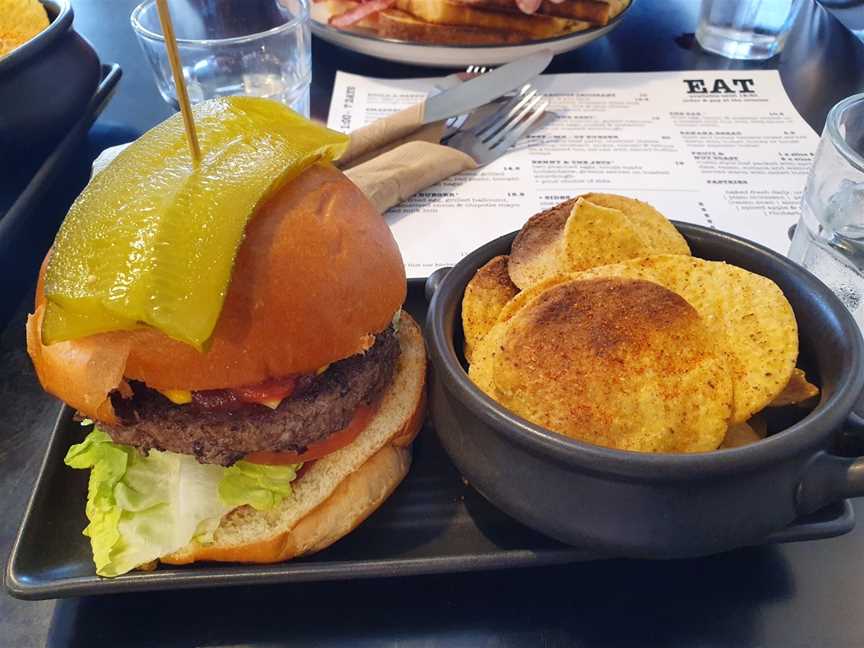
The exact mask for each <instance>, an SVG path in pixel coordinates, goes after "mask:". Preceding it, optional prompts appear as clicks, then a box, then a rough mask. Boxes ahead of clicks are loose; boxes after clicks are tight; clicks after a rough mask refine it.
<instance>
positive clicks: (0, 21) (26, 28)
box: [0, 0, 48, 57]
mask: <svg viewBox="0 0 864 648" xmlns="http://www.w3.org/2000/svg"><path fill="white" fill-rule="evenodd" d="M47 26H48V14H47V13H45V7H44V6H43V5H42V3H41V2H39V1H38V0H0V57H3V56H6V55H7V54H8V53H9V52H11V51H12V50H14V49H15V48H16V47H20V46H21V45H23V44H24V43H26V42H27V41H28V40H30V39H31V38H33V37H34V36H35V35H36V34H38V33H39V32H41V31H42V30H43V29H45V28H46V27H47Z"/></svg>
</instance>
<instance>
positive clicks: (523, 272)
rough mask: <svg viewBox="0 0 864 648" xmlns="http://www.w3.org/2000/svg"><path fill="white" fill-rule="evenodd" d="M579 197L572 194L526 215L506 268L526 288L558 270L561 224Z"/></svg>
mask: <svg viewBox="0 0 864 648" xmlns="http://www.w3.org/2000/svg"><path fill="white" fill-rule="evenodd" d="M577 200H578V198H573V199H572V200H568V201H567V202H563V203H561V204H560V205H555V207H552V208H551V209H547V210H546V211H542V212H540V213H539V214H535V215H534V216H532V217H531V218H529V219H528V222H526V223H525V224H524V225H523V226H522V229H521V230H519V234H517V235H516V238H515V239H513V245H512V246H511V247H510V259H509V261H508V263H507V269H508V271H509V273H510V279H512V280H513V283H514V284H516V285H517V286H519V288H520V289H522V290H525V289H526V288H530V287H531V286H533V285H535V284H537V283H540V282H541V281H543V279H545V278H547V277H551V276H554V275H557V274H559V273H560V271H561V264H560V263H559V259H558V253H559V250H560V248H561V236H562V234H563V233H564V225H565V224H566V223H567V219H568V218H569V217H570V212H571V211H573V207H574V206H575V205H576V201H577Z"/></svg>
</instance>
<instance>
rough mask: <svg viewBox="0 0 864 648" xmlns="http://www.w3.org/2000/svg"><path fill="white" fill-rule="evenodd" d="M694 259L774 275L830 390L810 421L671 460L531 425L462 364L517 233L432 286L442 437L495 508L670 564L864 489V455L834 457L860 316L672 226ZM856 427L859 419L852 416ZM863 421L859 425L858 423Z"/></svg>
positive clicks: (557, 532)
mask: <svg viewBox="0 0 864 648" xmlns="http://www.w3.org/2000/svg"><path fill="white" fill-rule="evenodd" d="M676 227H678V229H679V230H680V231H681V233H682V234H683V235H684V237H685V238H686V239H687V241H688V243H689V244H690V247H691V249H692V250H693V254H694V255H695V256H698V257H701V258H703V259H709V260H723V261H727V262H729V263H733V264H735V265H737V266H741V267H742V268H746V269H747V270H750V271H752V272H756V273H758V274H761V275H764V276H766V277H770V278H771V279H773V280H774V281H775V282H776V283H777V284H778V285H779V286H780V288H781V289H782V290H783V292H784V293H785V294H786V297H787V298H788V299H789V301H790V303H791V304H792V308H793V309H794V311H795V315H796V317H797V319H798V325H799V336H800V347H801V358H802V360H804V361H806V363H807V365H808V369H809V370H810V372H811V373H812V374H813V375H815V377H816V378H817V381H818V383H819V384H820V386H821V388H822V395H821V400H820V403H819V405H818V406H817V407H816V409H815V410H813V411H812V412H811V413H810V414H809V415H807V416H806V417H805V418H803V419H802V420H800V421H798V422H797V423H794V424H793V425H791V426H790V427H788V428H786V429H784V430H782V431H779V432H777V433H775V434H773V435H771V436H769V437H768V438H767V439H765V440H763V441H760V442H759V443H756V444H753V445H750V446H746V447H743V448H735V449H730V450H718V451H715V452H707V453H698V454H689V455H674V454H647V453H637V452H626V451H620V450H612V449H608V448H603V447H599V446H594V445H591V444H587V443H582V442H579V441H576V440H573V439H570V438H568V437H565V436H562V435H559V434H556V433H554V432H550V431H549V430H546V429H544V428H541V427H539V426H537V425H534V424H532V423H529V422H528V421H526V420H524V419H522V418H521V417H519V416H517V415H516V414H514V413H512V412H510V411H509V410H507V409H506V408H504V407H503V406H501V405H499V404H498V403H496V402H495V401H494V400H492V399H491V398H489V397H488V396H486V395H485V394H484V393H482V392H481V391H480V390H479V389H477V388H476V387H475V386H474V384H473V383H472V382H471V381H470V379H469V378H468V375H467V373H466V371H465V364H464V361H463V357H462V352H461V349H462V327H461V311H460V306H461V302H462V295H463V292H464V290H465V286H466V284H467V283H468V281H469V280H470V279H471V277H472V276H473V275H474V272H475V271H476V270H477V269H478V268H479V267H480V266H482V265H483V264H485V263H486V262H487V261H488V260H489V259H491V258H492V257H494V256H496V255H498V254H506V253H508V251H509V249H510V244H511V242H512V240H513V237H514V236H515V234H510V235H507V236H504V237H501V238H499V239H497V240H495V241H492V242H491V243H489V244H488V245H485V246H483V247H482V248H480V249H478V250H476V251H475V252H473V253H472V254H470V255H468V256H467V257H465V258H464V259H463V260H462V261H460V262H459V264H457V265H456V266H455V267H454V268H453V269H451V270H450V271H449V272H447V273H446V275H443V278H442V274H440V273H439V274H437V275H433V276H432V277H430V280H429V282H427V294H431V293H434V295H432V298H431V304H430V306H429V314H428V317H427V324H426V327H427V330H426V334H427V335H426V337H427V340H428V344H429V353H430V356H431V359H432V364H433V368H434V372H433V377H432V381H431V393H430V402H431V410H432V417H433V421H434V424H435V429H436V430H437V432H438V435H439V436H440V438H441V442H442V443H443V445H444V447H445V449H446V450H447V452H448V453H449V454H450V457H451V458H452V459H453V461H454V462H455V464H456V466H457V467H458V468H459V470H460V471H461V472H462V474H463V475H464V476H465V477H466V478H467V480H468V481H469V482H470V483H471V484H472V485H473V486H474V487H475V488H476V489H477V490H478V491H480V493H482V494H483V495H484V496H485V497H486V498H487V499H488V500H489V501H490V502H492V503H493V504H495V505H496V506H498V507H499V508H501V509H502V510H504V511H505V512H507V513H509V514H510V515H512V516H513V517H514V518H516V519H517V520H520V521H521V522H523V523H524V524H527V525H528V526H530V527H533V528H535V529H537V530H539V531H541V532H543V533H545V534H547V535H549V536H552V537H553V538H557V539H559V540H562V541H564V542H568V543H571V544H576V545H583V546H586V547H591V548H594V549H597V550H601V551H604V552H607V553H611V554H615V555H619V556H631V557H645V558H673V557H685V556H697V555H704V554H709V553H715V552H719V551H724V550H727V549H732V548H734V547H737V546H742V545H746V544H750V543H754V542H757V541H758V540H760V539H761V538H762V537H764V536H765V535H766V534H768V533H770V532H772V531H776V530H779V529H781V528H783V527H785V526H786V525H788V524H789V523H791V522H792V521H793V520H794V519H795V518H796V517H798V516H800V515H802V514H806V513H810V512H813V511H815V510H817V509H819V508H821V507H822V506H823V505H825V504H827V503H829V502H831V501H834V500H838V499H841V498H845V497H851V496H856V495H862V494H864V460H860V459H858V460H855V459H846V458H842V457H839V456H835V455H832V454H830V452H829V450H830V448H831V444H832V439H833V437H834V435H835V433H837V432H838V431H841V430H843V429H846V430H848V429H849V426H851V425H853V424H854V423H853V422H852V420H850V411H851V410H852V407H853V405H854V404H855V401H856V399H857V398H858V396H859V394H860V393H861V390H862V387H864V343H862V340H861V334H860V332H859V330H858V327H857V326H856V324H855V321H854V320H853V318H852V316H851V315H850V314H849V312H848V311H847V310H846V308H845V307H844V306H843V304H842V303H841V302H840V301H839V300H838V299H837V298H836V297H835V295H834V294H833V293H832V292H831V291H830V290H829V289H828V288H827V287H826V286H825V285H824V284H822V283H821V282H820V281H819V280H818V279H816V278H815V277H813V276H812V275H811V274H810V273H808V272H807V271H805V270H803V269H802V268H800V267H799V266H797V265H796V264H794V263H792V262H791V261H789V260H788V259H786V258H785V257H782V256H780V255H779V254H776V253H774V252H772V251H770V250H768V249H766V248H764V247H761V246H759V245H756V244H754V243H751V242H748V241H745V240H743V239H740V238H738V237H735V236H732V235H729V234H724V233H721V232H717V231H713V230H710V229H707V228H704V227H699V226H696V225H688V224H683V223H676ZM852 419H853V420H857V419H855V417H854V416H853V417H852ZM859 423H860V421H859Z"/></svg>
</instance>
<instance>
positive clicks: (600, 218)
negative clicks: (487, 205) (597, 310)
mask: <svg viewBox="0 0 864 648" xmlns="http://www.w3.org/2000/svg"><path fill="white" fill-rule="evenodd" d="M652 254H686V255H689V254H690V248H689V247H688V246H687V242H686V241H685V240H684V237H683V236H681V234H680V233H679V232H678V230H676V229H675V226H674V225H672V223H670V222H669V221H668V220H667V219H666V217H665V216H663V214H661V213H660V212H658V211H657V210H656V209H654V208H653V207H652V206H651V205H649V204H647V203H643V202H641V201H639V200H634V199H633V198H625V197H624V196H616V195H613V194H600V193H591V194H585V195H584V196H580V197H578V198H574V199H572V200H568V201H566V202H563V203H561V204H560V205H556V206H555V207H552V208H551V209H547V210H546V211H544V212H541V213H539V214H536V215H535V216H532V217H531V218H530V219H528V222H527V223H525V225H524V226H523V227H522V229H521V230H520V232H519V234H518V236H517V237H516V239H515V240H514V241H513V247H512V250H511V252H510V261H509V264H508V269H509V272H510V278H511V279H512V280H513V283H515V284H516V285H517V286H519V288H521V289H523V290H525V289H526V288H529V287H530V286H533V285H534V284H537V283H539V282H541V281H543V280H544V279H547V278H550V277H553V276H555V275H558V274H567V273H570V272H577V271H579V270H585V269H588V268H591V267H594V266H598V265H605V264H608V263H616V262H618V261H624V260H626V259H632V258H636V257H641V256H649V255H652Z"/></svg>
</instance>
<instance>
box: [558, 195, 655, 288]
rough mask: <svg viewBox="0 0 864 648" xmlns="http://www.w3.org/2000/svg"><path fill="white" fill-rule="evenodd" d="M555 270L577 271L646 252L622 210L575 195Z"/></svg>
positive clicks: (565, 225) (647, 248)
mask: <svg viewBox="0 0 864 648" xmlns="http://www.w3.org/2000/svg"><path fill="white" fill-rule="evenodd" d="M560 245H561V249H560V251H559V265H560V268H559V271H560V272H571V271H572V272H578V271H579V270H587V269H588V268H594V267H597V266H602V265H608V264H610V263H617V262H618V261H623V260H625V259H633V258H636V257H641V256H646V255H647V254H649V249H650V248H649V247H648V245H647V243H646V242H645V241H644V240H643V239H642V237H641V236H639V234H638V232H637V231H636V229H635V228H634V227H632V226H631V224H630V222H629V220H628V219H627V216H625V215H624V212H622V211H619V210H618V209H609V208H608V207H601V206H599V205H595V204H594V203H592V202H589V201H587V200H585V199H584V198H577V199H576V204H575V205H574V207H573V211H571V212H570V217H569V218H568V219H567V222H566V223H565V224H564V234H563V238H562V239H561V243H560Z"/></svg>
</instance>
